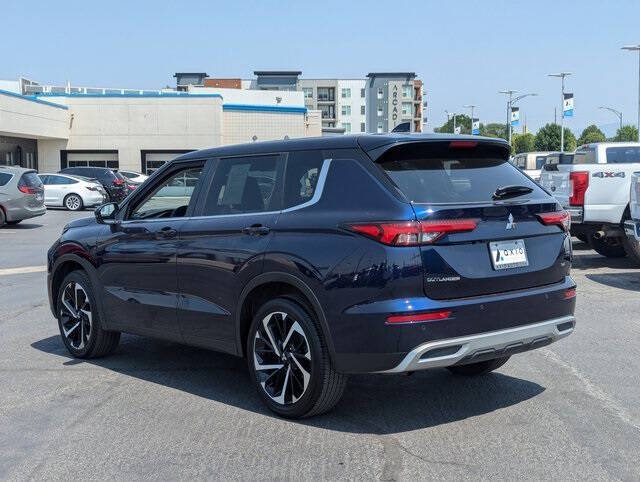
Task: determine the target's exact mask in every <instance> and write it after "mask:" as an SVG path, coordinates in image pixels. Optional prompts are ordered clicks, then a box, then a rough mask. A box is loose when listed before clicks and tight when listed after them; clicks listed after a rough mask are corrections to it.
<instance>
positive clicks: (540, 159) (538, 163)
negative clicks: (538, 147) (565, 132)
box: [536, 156, 547, 169]
mask: <svg viewBox="0 0 640 482" xmlns="http://www.w3.org/2000/svg"><path fill="white" fill-rule="evenodd" d="M546 160H547V156H537V157H536V169H542V166H544V164H545V162H546Z"/></svg>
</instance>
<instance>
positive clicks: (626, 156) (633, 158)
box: [607, 146, 640, 164]
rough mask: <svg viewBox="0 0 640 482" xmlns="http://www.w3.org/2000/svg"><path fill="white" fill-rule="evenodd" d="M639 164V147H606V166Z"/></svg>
mask: <svg viewBox="0 0 640 482" xmlns="http://www.w3.org/2000/svg"><path fill="white" fill-rule="evenodd" d="M632 162H640V146H629V147H607V163H608V164H630V163H632Z"/></svg>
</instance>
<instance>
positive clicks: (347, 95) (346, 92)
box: [342, 89, 351, 99]
mask: <svg viewBox="0 0 640 482" xmlns="http://www.w3.org/2000/svg"><path fill="white" fill-rule="evenodd" d="M342 98H343V99H350V98H351V89H342Z"/></svg>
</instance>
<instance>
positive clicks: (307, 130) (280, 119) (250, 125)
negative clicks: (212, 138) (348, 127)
mask: <svg viewBox="0 0 640 482" xmlns="http://www.w3.org/2000/svg"><path fill="white" fill-rule="evenodd" d="M320 124H321V122H320V112H319V111H312V112H311V113H308V114H301V113H276V112H252V111H233V110H225V111H224V130H223V139H224V143H225V144H239V143H243V142H254V141H272V140H277V139H284V138H285V136H288V137H289V138H291V139H293V138H296V137H308V136H320V135H321V134H322V130H321V126H320ZM254 136H255V138H254Z"/></svg>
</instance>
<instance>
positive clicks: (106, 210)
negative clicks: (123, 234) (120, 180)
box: [95, 203, 118, 224]
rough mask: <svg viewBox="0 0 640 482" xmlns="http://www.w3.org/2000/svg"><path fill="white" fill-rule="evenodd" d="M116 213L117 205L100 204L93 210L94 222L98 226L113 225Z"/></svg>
mask: <svg viewBox="0 0 640 482" xmlns="http://www.w3.org/2000/svg"><path fill="white" fill-rule="evenodd" d="M117 212H118V204H117V203H106V204H102V205H100V206H98V207H97V208H96V210H95V215H96V221H97V222H98V224H115V222H116V213H117Z"/></svg>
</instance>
